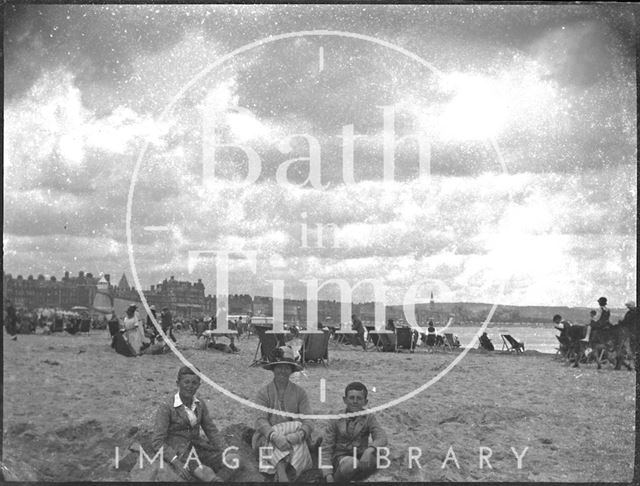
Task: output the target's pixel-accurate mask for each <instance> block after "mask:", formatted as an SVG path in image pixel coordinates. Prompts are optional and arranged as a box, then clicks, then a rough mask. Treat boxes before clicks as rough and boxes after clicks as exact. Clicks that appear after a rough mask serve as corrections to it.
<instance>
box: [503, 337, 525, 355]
mask: <svg viewBox="0 0 640 486" xmlns="http://www.w3.org/2000/svg"><path fill="white" fill-rule="evenodd" d="M500 337H501V338H502V350H503V351H504V350H506V351H515V352H516V353H522V352H523V351H524V343H523V342H520V341H517V340H516V339H515V338H514V337H513V336H512V335H511V334H500Z"/></svg>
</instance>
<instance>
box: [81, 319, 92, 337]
mask: <svg viewBox="0 0 640 486" xmlns="http://www.w3.org/2000/svg"><path fill="white" fill-rule="evenodd" d="M90 330H91V319H82V320H81V321H80V332H86V333H87V336H88V335H89V331H90Z"/></svg>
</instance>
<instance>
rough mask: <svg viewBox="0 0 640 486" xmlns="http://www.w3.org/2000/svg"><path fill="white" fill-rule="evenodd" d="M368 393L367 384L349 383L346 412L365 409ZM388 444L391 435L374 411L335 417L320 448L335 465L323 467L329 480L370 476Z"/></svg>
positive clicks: (324, 460)
mask: <svg viewBox="0 0 640 486" xmlns="http://www.w3.org/2000/svg"><path fill="white" fill-rule="evenodd" d="M367 394H368V391H367V387H366V386H365V385H364V384H362V383H360V382H357V381H354V382H352V383H349V384H348V385H347V387H346V388H345V390H344V397H343V399H342V401H343V402H344V404H345V405H346V410H345V413H347V414H350V413H355V412H360V411H362V410H364V408H365V406H366V405H367V403H368V401H367ZM369 436H371V443H369ZM386 445H387V435H386V433H385V431H384V429H383V428H382V427H381V426H380V425H379V424H378V421H377V420H376V418H375V416H374V415H373V414H371V413H369V414H366V415H357V416H355V417H348V418H340V419H337V420H332V421H331V422H330V423H329V424H328V426H327V428H326V430H325V435H324V438H323V440H322V447H321V448H320V449H321V450H322V455H321V461H322V462H321V464H322V465H323V466H329V465H331V466H333V467H332V468H328V469H323V474H324V477H325V480H326V481H327V482H329V483H332V482H334V481H335V482H343V481H349V480H351V479H363V478H365V477H367V476H370V475H371V474H373V473H374V472H375V470H376V467H377V458H376V454H377V448H378V447H386ZM354 449H355V450H354Z"/></svg>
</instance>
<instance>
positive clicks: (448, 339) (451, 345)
mask: <svg viewBox="0 0 640 486" xmlns="http://www.w3.org/2000/svg"><path fill="white" fill-rule="evenodd" d="M443 338H444V347H445V348H448V349H449V350H451V351H453V350H454V349H457V348H459V347H460V345H459V344H457V343H456V340H455V339H453V333H452V332H445V333H444V335H443Z"/></svg>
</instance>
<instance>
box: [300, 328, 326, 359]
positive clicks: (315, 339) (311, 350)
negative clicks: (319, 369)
mask: <svg viewBox="0 0 640 486" xmlns="http://www.w3.org/2000/svg"><path fill="white" fill-rule="evenodd" d="M330 336H331V333H330V332H329V331H324V332H322V333H317V332H311V333H305V334H303V338H302V349H301V350H300V355H301V356H302V366H304V365H305V363H322V364H323V365H325V367H326V366H327V361H329V337H330Z"/></svg>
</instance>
